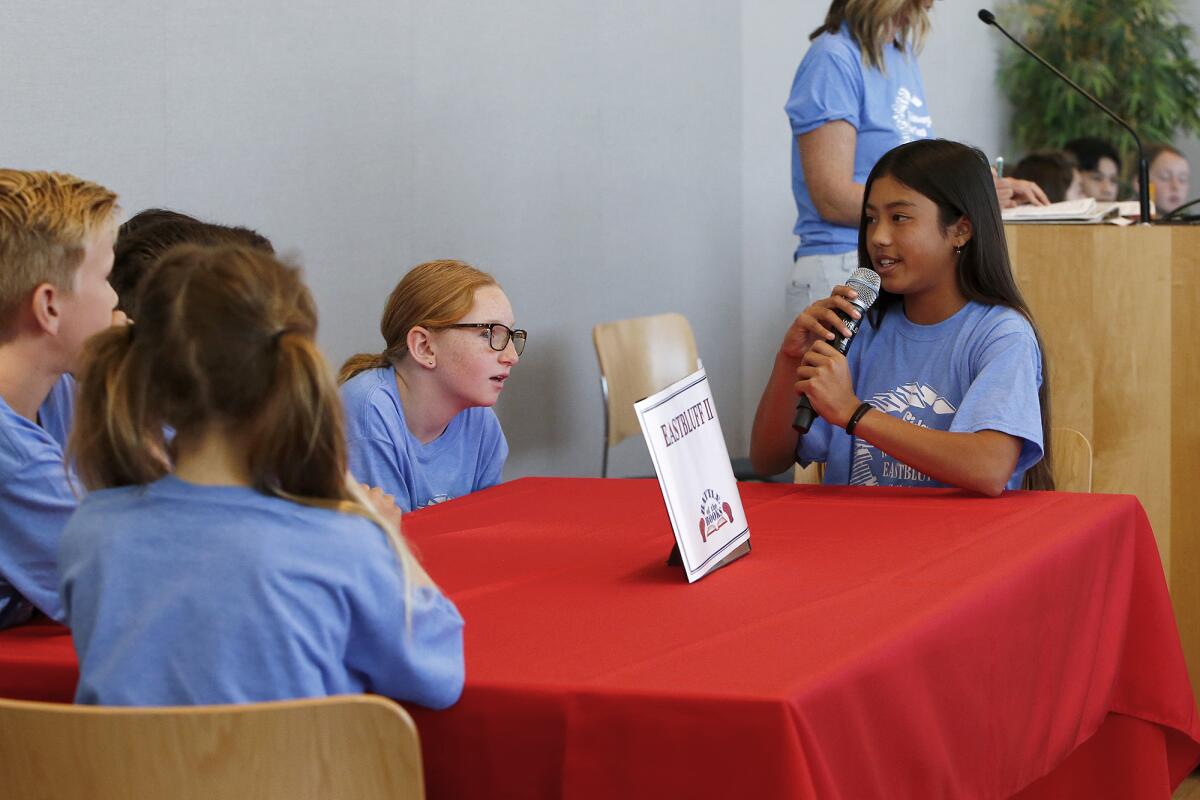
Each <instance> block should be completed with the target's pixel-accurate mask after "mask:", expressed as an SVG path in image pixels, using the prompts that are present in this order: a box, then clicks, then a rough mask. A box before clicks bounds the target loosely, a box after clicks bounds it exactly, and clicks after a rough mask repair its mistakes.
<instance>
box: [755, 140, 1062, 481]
mask: <svg viewBox="0 0 1200 800" xmlns="http://www.w3.org/2000/svg"><path fill="white" fill-rule="evenodd" d="M866 193H867V202H866V204H865V213H864V216H863V221H862V224H861V225H860V227H859V246H858V256H859V258H860V259H861V260H862V263H864V264H870V265H871V266H872V267H873V268H874V269H875V271H876V272H878V273H879V276H880V278H881V280H882V284H881V291H880V293H879V299H878V300H877V301H876V302H875V304H874V305H873V306H872V307H871V309H870V311H869V312H868V319H867V322H866V323H864V324H863V325H862V326H861V327H860V328H859V331H858V333H857V334H855V337H854V342H853V345H852V347H851V348H850V350H849V353H848V354H847V355H842V354H841V353H840V352H838V351H837V350H836V349H835V348H834V347H833V346H832V345H831V344H830V343H829V340H830V339H833V338H834V336H835V333H836V334H838V335H842V336H847V335H849V331H848V330H847V328H846V326H845V325H844V324H843V322H842V320H841V318H839V317H838V316H837V312H838V311H841V312H843V313H846V314H849V315H850V316H851V317H854V318H856V319H858V318H860V317H861V314H860V313H859V312H858V311H857V310H856V309H855V307H854V306H853V305H852V304H851V303H850V300H851V299H853V298H854V297H855V296H856V295H855V292H854V290H853V289H850V288H849V287H847V286H838V287H836V288H835V290H834V294H833V296H832V297H828V298H825V299H823V300H818V301H816V302H815V303H813V304H812V305H811V306H809V307H808V308H807V309H805V311H804V313H802V314H801V315H800V316H798V317H797V318H796V320H795V322H793V323H792V325H791V326H790V327H789V329H788V331H787V333H786V334H785V335H784V338H783V342H782V343H781V345H780V348H779V353H778V354H777V355H776V357H775V366H774V369H773V371H772V373H771V378H770V380H769V382H768V383H767V386H766V388H765V389H764V390H763V395H762V399H761V400H760V401H759V404H758V410H757V412H756V414H755V417H754V427H753V430H752V432H751V440H750V458H751V459H752V460H753V461H754V466H755V469H757V470H759V471H761V472H762V473H764V474H774V473H777V472H780V471H782V470H783V469H785V468H787V466H788V465H789V464H791V463H793V462H794V461H799V462H800V463H808V462H810V461H820V462H824V463H825V467H826V468H825V481H826V483H840V484H858V485H871V486H945V485H951V486H959V487H962V488H964V489H970V490H973V491H976V492H980V493H982V494H987V495H998V494H1000V493H1001V492H1003V491H1004V490H1005V489H1006V488H1007V489H1018V488H1027V489H1053V488H1054V481H1053V477H1052V475H1051V473H1050V468H1049V460H1048V459H1049V454H1048V452H1047V449H1048V448H1047V444H1046V438H1045V432H1046V431H1048V430H1049V429H1050V400H1049V388H1048V379H1047V377H1046V366H1045V356H1044V350H1043V348H1042V346H1041V340H1040V337H1039V336H1038V333H1037V329H1036V327H1035V326H1034V323H1033V316H1032V315H1031V314H1030V311H1029V307H1028V306H1027V305H1026V304H1025V301H1024V299H1023V298H1022V297H1021V292H1020V290H1019V289H1018V288H1017V283H1016V280H1015V278H1014V277H1013V274H1012V267H1011V264H1010V263H1009V258H1008V246H1007V245H1006V243H1005V240H1004V227H1003V225H1002V224H1001V221H1000V207H999V204H998V202H997V198H996V195H995V185H994V183H993V181H992V179H991V176H990V174H989V172H988V166H987V161H986V159H985V158H984V155H983V153H981V152H979V151H978V150H975V149H974V148H972V147H968V146H966V145H962V144H959V143H957V142H949V141H945V140H942V139H925V140H918V141H915V142H909V143H908V144H904V145H900V146H899V147H897V148H895V149H893V150H891V151H889V152H888V153H887V154H885V155H884V157H883V158H882V159H880V160H879V162H878V163H877V164H876V165H875V168H874V169H873V170H872V171H871V174H870V175H869V176H868V177H867V183H866ZM798 394H803V395H805V396H806V397H808V400H809V402H810V403H811V404H812V407H813V410H814V411H816V412H817V414H819V415H820V417H821V418H820V419H818V420H816V421H815V422H814V423H813V425H812V428H810V429H809V431H808V433H806V434H804V435H803V436H801V437H799V439H797V434H796V432H795V431H794V430H793V429H792V427H791V420H792V416H793V414H794V413H795V407H796V396H797V395H798Z"/></svg>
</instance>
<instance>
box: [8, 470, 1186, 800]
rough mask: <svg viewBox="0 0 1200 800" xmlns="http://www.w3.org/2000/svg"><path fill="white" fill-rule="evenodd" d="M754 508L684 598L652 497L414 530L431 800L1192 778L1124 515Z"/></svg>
mask: <svg viewBox="0 0 1200 800" xmlns="http://www.w3.org/2000/svg"><path fill="white" fill-rule="evenodd" d="M742 494H743V500H744V503H745V506H746V513H747V516H748V519H749V522H750V531H751V541H752V544H753V546H754V551H753V552H752V553H751V555H750V556H749V557H748V558H745V559H743V560H741V561H739V562H736V563H735V564H733V565H731V566H730V567H728V568H726V569H723V570H721V571H719V572H717V573H714V574H713V575H711V576H709V577H707V578H705V579H703V580H702V581H700V582H699V583H696V584H694V585H690V586H689V585H688V584H687V583H686V582H685V580H684V578H683V576H682V574H681V573H680V572H679V571H678V570H676V569H671V568H668V567H666V566H665V565H664V564H663V561H664V558H665V556H666V553H667V551H668V550H669V549H670V546H671V535H670V530H669V527H668V523H667V517H666V513H665V511H664V510H663V506H662V500H661V495H660V494H659V491H658V487H657V484H656V483H654V482H652V481H622V480H607V481H600V480H583V479H525V480H520V481H515V482H512V483H508V484H505V485H503V486H500V487H496V488H494V489H491V490H488V491H486V492H481V493H478V494H475V495H472V496H470V497H468V498H464V499H461V500H457V501H454V502H452V503H448V504H446V505H443V506H439V507H435V508H432V509H428V510H425V511H420V512H417V513H414V514H412V515H409V516H407V517H406V533H407V534H408V536H409V537H410V539H411V540H412V541H413V542H414V544H415V546H416V548H417V549H418V551H419V553H420V555H421V557H422V558H423V560H424V561H425V563H426V565H427V566H428V567H429V570H430V572H431V573H432V574H433V575H434V577H435V578H436V579H437V580H438V581H439V582H440V583H441V585H442V587H443V588H444V589H445V590H446V591H447V592H448V593H449V594H450V595H451V596H452V597H453V598H454V600H455V602H456V603H457V604H458V606H459V608H460V610H461V611H462V613H463V616H464V617H465V618H466V620H467V629H466V630H467V640H466V646H467V687H466V690H465V692H464V694H463V698H462V700H461V701H460V702H459V704H458V705H457V706H455V707H454V708H452V709H450V710H449V711H445V712H429V711H425V710H422V709H412V711H413V713H414V716H415V717H416V719H417V723H418V726H419V728H420V730H421V738H422V747H423V751H424V755H425V766H426V781H427V786H428V792H429V796H430V797H431V798H433V799H434V800H436V799H437V798H458V797H464V798H465V797H523V798H524V797H528V798H541V797H545V798H550V797H565V798H573V799H574V798H593V797H594V798H601V797H603V798H610V797H622V798H625V797H655V798H660V797H702V798H710V797H711V798H718V797H720V798H728V797H753V798H793V797H822V798H867V797H889V798H897V797H920V798H934V797H946V798H950V797H953V798H960V797H970V798H992V797H995V798H999V797H1008V796H1011V795H1013V794H1016V793H1019V792H1020V793H1021V796H1022V797H1025V798H1033V797H1044V798H1051V797H1053V798H1063V797H1068V798H1069V797H1074V796H1083V797H1088V798H1100V797H1122V798H1125V797H1138V798H1141V797H1163V798H1167V797H1169V796H1170V788H1171V787H1172V786H1174V785H1175V784H1177V783H1178V781H1179V780H1180V779H1181V778H1182V777H1183V775H1184V774H1186V773H1187V772H1188V771H1189V770H1190V769H1191V767H1192V766H1193V765H1194V764H1195V763H1196V762H1197V760H1200V721H1198V719H1197V714H1196V707H1195V702H1194V699H1193V697H1192V692H1191V688H1190V685H1189V683H1188V681H1187V674H1186V670H1185V667H1184V663H1183V657H1182V653H1181V650H1180V646H1179V637H1178V634H1177V631H1176V629H1175V623H1174V618H1173V616H1172V612H1171V607H1170V603H1169V600H1168V598H1167V594H1166V589H1165V584H1164V580H1163V574H1162V568H1161V565H1160V562H1159V558H1158V554H1157V551H1156V550H1155V545H1154V540H1153V537H1152V535H1151V532H1150V528H1149V525H1148V523H1147V521H1146V517H1145V515H1144V513H1143V512H1142V510H1141V507H1140V506H1139V505H1138V503H1137V501H1136V499H1134V498H1132V497H1124V496H1110V495H1070V494H1048V493H1010V494H1006V495H1005V496H1003V497H1001V498H997V499H982V498H978V497H967V496H965V495H963V494H961V493H959V492H956V491H952V490H929V491H919V490H889V489H849V488H831V487H809V486H784V485H759V484H743V485H742ZM29 631H35V632H36V628H30V629H26V632H25V633H23V634H21V633H18V634H17V635H19V636H24V637H25V638H24V639H23V640H19V641H21V642H22V644H21V647H22V648H23V647H26V646H33V647H37V646H43V645H48V644H49V643H48V642H42V641H41V640H40V639H39V637H38V636H37V635H36V633H33V634H31V633H29ZM13 636H14V632H7V633H4V634H0V695H3V694H11V692H12V690H13V687H14V686H15V687H16V688H17V689H18V690H19V691H22V692H24V693H23V694H22V695H21V696H26V697H28V696H31V695H30V690H31V689H33V688H35V687H36V686H39V685H40V686H41V687H42V689H43V690H44V691H45V694H44V696H45V697H46V698H54V699H63V698H64V696H66V697H69V696H70V691H69V687H66V686H65V684H64V682H63V678H64V676H63V674H62V668H63V667H64V666H66V667H73V663H72V659H71V658H70V657H69V654H70V650H69V643H68V644H66V645H65V646H64V645H63V642H64V640H63V637H62V635H61V634H60V635H59V636H58V642H59V650H58V659H57V661H56V662H55V663H54V664H52V666H54V667H56V669H57V670H58V672H55V673H53V674H52V673H50V672H42V671H40V670H39V671H38V672H37V674H34V675H30V674H26V676H25V677H24V678H22V679H18V680H14V679H13V676H12V675H11V674H10V673H12V672H13V671H14V668H13V664H14V658H13V649H14V648H13V647H12V644H13V642H14V639H13ZM64 659H65V662H64ZM25 661H26V662H27V663H26V664H25V667H24V669H25V671H26V673H28V672H29V671H30V667H31V665H32V664H33V662H35V661H36V659H35V658H30V659H25ZM64 688H65V691H64Z"/></svg>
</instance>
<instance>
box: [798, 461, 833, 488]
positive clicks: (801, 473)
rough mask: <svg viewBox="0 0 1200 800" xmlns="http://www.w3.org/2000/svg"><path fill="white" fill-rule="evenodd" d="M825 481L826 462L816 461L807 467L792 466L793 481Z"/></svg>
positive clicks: (812, 482) (813, 482)
mask: <svg viewBox="0 0 1200 800" xmlns="http://www.w3.org/2000/svg"><path fill="white" fill-rule="evenodd" d="M824 481H825V462H824V461H814V462H812V463H811V464H809V465H808V466H807V467H802V466H800V465H799V464H797V465H796V466H794V467H792V483H809V484H820V483H824Z"/></svg>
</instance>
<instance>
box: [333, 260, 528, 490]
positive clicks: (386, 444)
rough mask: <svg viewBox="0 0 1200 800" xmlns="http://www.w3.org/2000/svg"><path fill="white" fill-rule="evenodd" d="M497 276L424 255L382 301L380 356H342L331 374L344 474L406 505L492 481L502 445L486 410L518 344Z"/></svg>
mask: <svg viewBox="0 0 1200 800" xmlns="http://www.w3.org/2000/svg"><path fill="white" fill-rule="evenodd" d="M514 325H515V323H514V320H513V311H512V306H511V305H510V304H509V302H508V298H507V297H506V296H505V294H504V291H503V290H502V289H501V288H500V286H499V285H498V284H497V283H496V280H495V279H494V278H493V277H492V276H491V275H488V274H487V273H485V272H481V271H479V270H477V269H475V268H474V267H472V266H470V265H468V264H464V263H463V262H461V261H450V260H444V261H430V262H428V263H425V264H421V265H419V266H416V267H414V268H413V269H412V270H411V271H410V272H409V273H408V274H407V275H405V276H404V278H403V279H401V281H400V283H399V284H397V286H396V288H395V289H394V290H393V291H392V294H391V296H390V297H389V298H388V301H387V305H386V306H385V307H384V311H383V320H382V322H381V323H380V325H379V327H380V332H381V333H382V334H383V339H384V342H385V343H386V345H387V347H386V349H385V350H384V351H383V352H382V353H374V354H360V355H356V356H354V357H352V358H350V359H349V360H348V361H347V362H346V363H345V365H343V366H342V370H341V373H340V375H339V376H338V379H339V380H340V381H341V382H342V402H343V404H344V405H345V408H346V435H347V438H348V440H349V447H350V471H351V472H352V473H353V474H354V476H355V477H356V478H357V479H358V480H360V481H362V482H363V483H366V484H369V485H371V486H378V487H380V488H381V489H383V490H384V491H386V492H389V493H390V494H392V495H394V496H395V497H396V503H397V504H398V505H399V506H400V507H401V508H403V509H404V510H405V511H412V510H414V509H418V508H423V507H425V506H428V505H432V504H434V503H441V502H444V501H446V500H451V499H453V498H455V497H460V496H462V495H465V494H469V493H470V492H475V491H478V490H480V489H486V488H487V487H489V486H494V485H496V484H497V483H499V482H500V473H501V470H502V469H503V467H504V460H505V459H506V458H507V457H508V442H507V441H505V439H504V433H503V431H501V430H500V422H499V421H498V420H497V419H496V415H495V413H494V412H493V411H492V408H491V407H492V406H493V405H495V403H496V401H497V400H498V399H499V397H500V392H501V391H503V389H504V383H505V381H506V380H508V376H509V373H510V372H511V371H512V368H513V367H514V366H516V364H517V362H518V361H519V360H520V355H521V353H522V351H524V349H525V338H526V333H525V331H523V330H520V329H517V328H514Z"/></svg>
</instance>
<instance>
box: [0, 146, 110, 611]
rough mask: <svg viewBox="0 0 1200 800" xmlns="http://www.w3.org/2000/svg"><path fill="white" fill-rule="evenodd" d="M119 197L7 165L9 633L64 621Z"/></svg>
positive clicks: (0, 560) (3, 179) (3, 270)
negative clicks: (84, 419) (79, 426)
mask: <svg viewBox="0 0 1200 800" xmlns="http://www.w3.org/2000/svg"><path fill="white" fill-rule="evenodd" d="M116 211H117V196H116V195H115V194H114V193H113V192H111V191H109V190H108V189H105V188H104V187H103V186H99V185H97V184H95V183H90V182H88V181H84V180H80V179H79V178H76V177H74V176H71V175H63V174H58V173H51V172H24V171H20V170H11V169H0V628H6V627H9V626H11V625H15V624H17V623H20V622H23V621H25V620H27V619H29V617H30V616H32V614H33V612H34V609H38V610H40V611H42V612H43V613H45V614H46V615H48V616H50V617H53V618H55V619H62V607H61V605H60V603H59V599H58V573H57V569H56V566H55V551H56V549H57V547H58V539H59V535H60V534H61V533H62V529H63V526H64V525H65V524H66V522H67V518H68V517H69V516H70V515H71V512H73V511H74V510H75V507H76V505H77V504H78V499H77V497H76V494H75V491H74V487H73V486H72V485H71V483H70V481H69V480H68V472H67V468H66V465H65V463H64V461H63V449H64V446H65V444H66V437H67V432H68V430H69V429H70V427H71V413H72V412H71V404H72V395H73V391H74V382H73V381H72V380H71V378H70V376H69V373H71V372H73V371H75V370H76V369H77V368H78V367H79V365H80V357H81V355H80V354H81V351H82V349H83V342H84V340H85V339H87V338H88V337H89V336H91V335H92V334H94V333H97V332H99V331H102V330H104V329H105V328H107V327H109V326H110V325H111V324H112V322H113V319H114V314H113V308H114V307H115V306H116V304H117V295H116V292H114V291H113V289H112V287H111V286H109V283H108V276H109V272H110V270H111V269H112V263H113V240H114V239H115V238H116V232H117V219H116Z"/></svg>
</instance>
